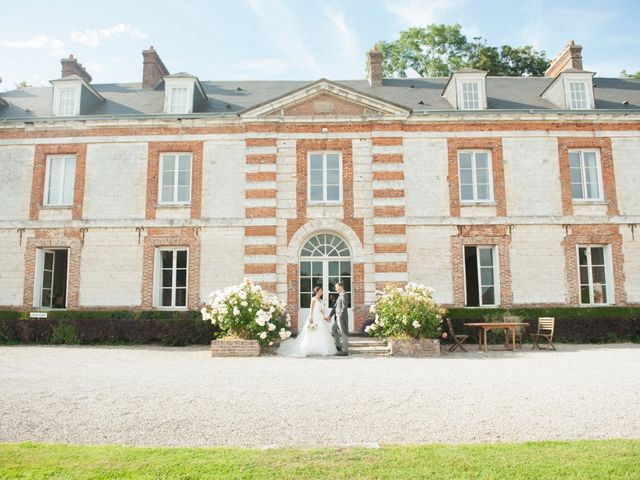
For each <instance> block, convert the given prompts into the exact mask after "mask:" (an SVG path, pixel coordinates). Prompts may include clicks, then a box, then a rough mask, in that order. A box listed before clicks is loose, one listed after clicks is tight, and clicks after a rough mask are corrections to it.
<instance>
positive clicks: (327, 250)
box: [300, 233, 351, 257]
mask: <svg viewBox="0 0 640 480" xmlns="http://www.w3.org/2000/svg"><path fill="white" fill-rule="evenodd" d="M300 256H301V257H349V256H351V252H350V251H349V247H348V246H347V244H346V243H344V240H342V239H341V238H340V237H338V236H336V235H332V234H330V233H321V234H319V235H316V236H314V237H311V238H310V239H309V240H307V242H306V243H305V244H304V246H303V247H302V251H301V252H300Z"/></svg>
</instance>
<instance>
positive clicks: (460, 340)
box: [447, 318, 469, 352]
mask: <svg viewBox="0 0 640 480" xmlns="http://www.w3.org/2000/svg"><path fill="white" fill-rule="evenodd" d="M447 326H448V327H449V333H450V334H451V340H453V341H454V342H455V343H454V344H453V345H451V346H450V347H449V351H450V352H453V351H454V350H455V349H456V348H458V347H460V349H461V350H462V351H463V352H466V351H467V349H466V348H464V345H462V344H463V343H464V342H465V341H466V340H467V338H469V335H464V334H463V335H456V332H454V331H453V325H452V324H451V319H449V318H447Z"/></svg>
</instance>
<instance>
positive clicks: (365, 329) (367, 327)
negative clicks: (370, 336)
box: [364, 325, 371, 333]
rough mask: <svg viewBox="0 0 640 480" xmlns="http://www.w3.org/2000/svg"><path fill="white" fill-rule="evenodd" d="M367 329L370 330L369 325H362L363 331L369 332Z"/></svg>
mask: <svg viewBox="0 0 640 480" xmlns="http://www.w3.org/2000/svg"><path fill="white" fill-rule="evenodd" d="M369 330H371V326H370V325H367V326H366V327H364V331H365V332H366V333H369Z"/></svg>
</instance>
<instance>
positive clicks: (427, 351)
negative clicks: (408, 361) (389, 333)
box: [388, 338, 440, 357]
mask: <svg viewBox="0 0 640 480" xmlns="http://www.w3.org/2000/svg"><path fill="white" fill-rule="evenodd" d="M388 345H389V351H390V352H391V355H395V356H404V357H439V356H440V340H438V339H431V338H419V339H413V338H411V339H398V338H390V339H388Z"/></svg>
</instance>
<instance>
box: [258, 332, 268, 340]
mask: <svg viewBox="0 0 640 480" xmlns="http://www.w3.org/2000/svg"><path fill="white" fill-rule="evenodd" d="M259 337H260V338H261V339H262V340H264V339H265V338H267V332H260V335H259Z"/></svg>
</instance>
